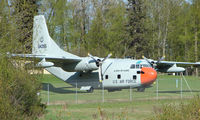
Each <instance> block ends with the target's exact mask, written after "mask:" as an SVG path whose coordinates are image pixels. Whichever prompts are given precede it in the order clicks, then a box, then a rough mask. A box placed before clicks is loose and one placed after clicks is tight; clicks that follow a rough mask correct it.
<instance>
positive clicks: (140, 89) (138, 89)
mask: <svg viewBox="0 0 200 120" xmlns="http://www.w3.org/2000/svg"><path fill="white" fill-rule="evenodd" d="M137 91H138V92H144V91H145V87H139V88H137Z"/></svg>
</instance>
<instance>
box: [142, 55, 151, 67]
mask: <svg viewBox="0 0 200 120" xmlns="http://www.w3.org/2000/svg"><path fill="white" fill-rule="evenodd" d="M142 58H143V59H145V60H146V61H147V62H148V63H149V64H150V65H151V67H153V64H152V62H151V61H150V60H149V59H147V58H146V57H145V56H142Z"/></svg>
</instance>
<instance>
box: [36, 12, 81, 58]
mask: <svg viewBox="0 0 200 120" xmlns="http://www.w3.org/2000/svg"><path fill="white" fill-rule="evenodd" d="M32 54H34V55H46V56H63V57H67V58H79V57H78V56H76V55H73V54H70V53H68V52H65V51H63V50H62V49H61V48H60V47H59V46H58V45H57V44H56V43H55V42H54V41H53V40H52V38H51V37H50V36H49V32H48V29H47V25H46V21H45V18H44V16H43V15H38V16H35V17H34V24H33V48H32Z"/></svg>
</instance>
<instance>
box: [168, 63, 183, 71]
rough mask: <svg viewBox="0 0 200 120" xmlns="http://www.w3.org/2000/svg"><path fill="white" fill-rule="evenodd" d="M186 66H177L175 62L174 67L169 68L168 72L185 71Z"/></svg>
mask: <svg viewBox="0 0 200 120" xmlns="http://www.w3.org/2000/svg"><path fill="white" fill-rule="evenodd" d="M184 71H185V68H183V67H177V66H176V64H174V65H173V66H172V67H170V68H169V69H167V72H169V73H177V72H184Z"/></svg>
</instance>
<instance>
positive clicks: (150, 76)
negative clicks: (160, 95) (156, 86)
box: [141, 67, 157, 84]
mask: <svg viewBox="0 0 200 120" xmlns="http://www.w3.org/2000/svg"><path fill="white" fill-rule="evenodd" d="M141 71H143V72H141V84H152V83H153V82H154V81H155V80H156V78H157V72H156V71H155V70H154V69H153V68H149V67H143V68H142V69H141Z"/></svg>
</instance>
